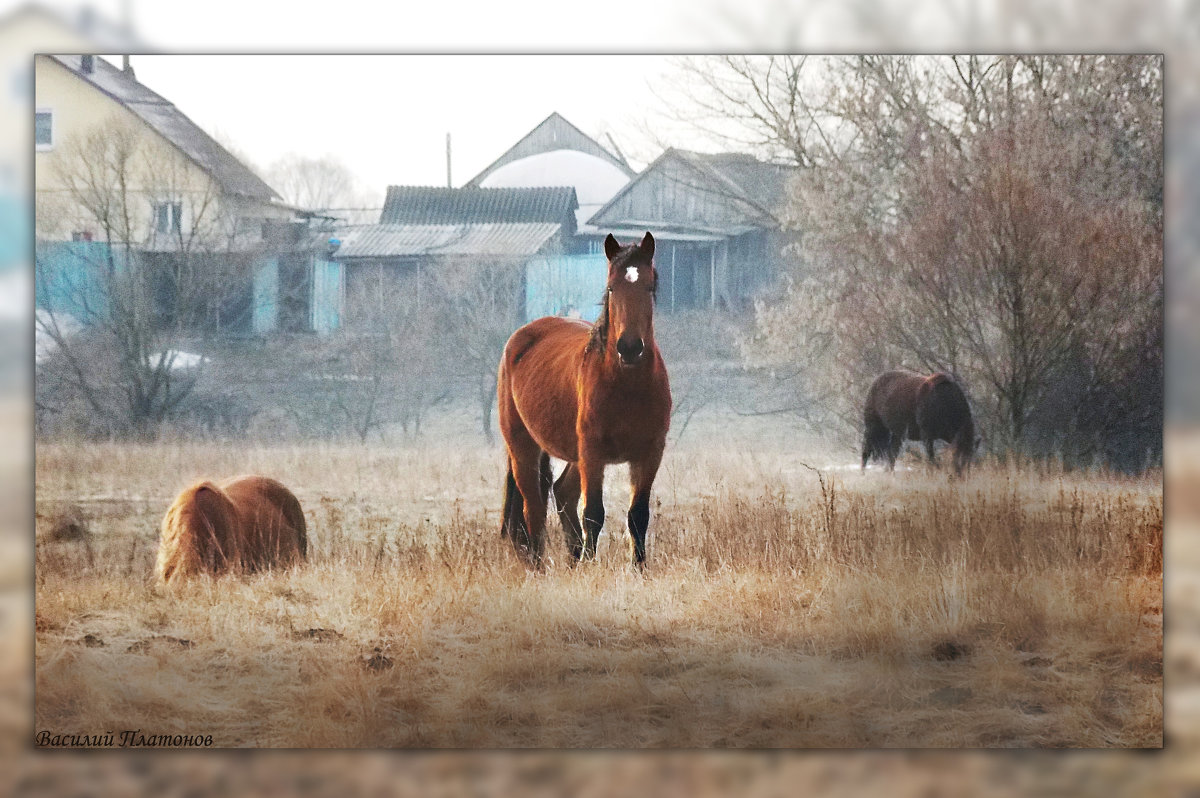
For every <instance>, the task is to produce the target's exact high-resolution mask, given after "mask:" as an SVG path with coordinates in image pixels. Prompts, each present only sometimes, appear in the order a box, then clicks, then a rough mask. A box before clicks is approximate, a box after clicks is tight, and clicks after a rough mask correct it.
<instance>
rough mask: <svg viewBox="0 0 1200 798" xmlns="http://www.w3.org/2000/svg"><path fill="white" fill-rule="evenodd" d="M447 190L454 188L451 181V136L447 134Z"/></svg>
mask: <svg viewBox="0 0 1200 798" xmlns="http://www.w3.org/2000/svg"><path fill="white" fill-rule="evenodd" d="M446 188H454V183H452V182H451V181H450V134H449V133H447V134H446Z"/></svg>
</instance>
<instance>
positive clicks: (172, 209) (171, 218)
mask: <svg viewBox="0 0 1200 798" xmlns="http://www.w3.org/2000/svg"><path fill="white" fill-rule="evenodd" d="M154 230H155V232H157V233H163V234H165V233H179V232H181V231H182V230H183V203H182V202H158V203H155V205H154Z"/></svg>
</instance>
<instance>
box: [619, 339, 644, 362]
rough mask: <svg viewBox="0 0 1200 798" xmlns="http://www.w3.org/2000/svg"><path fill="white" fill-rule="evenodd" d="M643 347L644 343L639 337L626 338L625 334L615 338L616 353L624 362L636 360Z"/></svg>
mask: <svg viewBox="0 0 1200 798" xmlns="http://www.w3.org/2000/svg"><path fill="white" fill-rule="evenodd" d="M645 348H646V343H645V342H644V341H643V340H642V339H641V338H626V337H625V336H621V337H620V338H619V339H618V340H617V354H618V355H620V356H621V359H622V360H624V361H626V362H630V361H634V360H637V359H638V358H639V357H641V356H642V352H643V351H644V350H645Z"/></svg>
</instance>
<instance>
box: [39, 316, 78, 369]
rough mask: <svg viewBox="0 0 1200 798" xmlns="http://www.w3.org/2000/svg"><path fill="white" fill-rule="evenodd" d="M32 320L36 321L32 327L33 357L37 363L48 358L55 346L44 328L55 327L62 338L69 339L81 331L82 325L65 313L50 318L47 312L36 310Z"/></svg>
mask: <svg viewBox="0 0 1200 798" xmlns="http://www.w3.org/2000/svg"><path fill="white" fill-rule="evenodd" d="M34 318H35V319H36V320H37V321H36V323H35V324H34V327H33V356H34V359H35V360H36V361H37V362H38V363H41V362H42V361H43V360H45V359H46V358H47V357H49V356H50V353H51V352H53V351H54V348H55V346H56V344H55V343H54V339H53V338H51V337H50V335H49V334H47V333H46V330H45V328H47V327H51V328H52V327H54V326H55V325H57V327H58V331H59V332H60V333H61V334H62V336H63V337H64V338H70V337H71V336H72V335H74V334H75V333H77V332H79V331H80V330H82V329H83V325H82V324H80V323H79V321H78V320H77V319H76V318H75V317H74V316H71V315H68V314H66V313H57V314H55V315H54V316H53V317H51V315H50V313H49V312H47V311H45V310H43V309H41V308H38V309H37V310H36V311H35V312H34Z"/></svg>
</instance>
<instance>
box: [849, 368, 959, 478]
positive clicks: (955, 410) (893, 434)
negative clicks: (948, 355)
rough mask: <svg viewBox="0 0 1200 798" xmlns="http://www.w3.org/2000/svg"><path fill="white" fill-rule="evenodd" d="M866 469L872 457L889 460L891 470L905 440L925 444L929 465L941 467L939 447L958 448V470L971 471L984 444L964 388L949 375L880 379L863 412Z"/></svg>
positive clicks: (894, 374) (897, 374)
mask: <svg viewBox="0 0 1200 798" xmlns="http://www.w3.org/2000/svg"><path fill="white" fill-rule="evenodd" d="M863 425H864V431H863V450H862V467H863V468H864V469H865V468H866V467H867V461H868V460H869V459H871V457H872V456H878V457H886V458H887V461H888V469H894V468H895V467H896V455H897V454H899V453H900V447H901V445H902V444H903V443H904V441H905V440H911V441H924V443H925V453H926V454H927V455H928V456H929V462H931V463H933V464H934V465H935V466H936V465H937V460H936V458H935V457H934V453H933V442H934V441H935V440H943V441H946V442H947V443H950V444H953V446H954V471H955V473H956V474H962V471H963V468H967V467H970V465H971V457H972V456H973V455H974V454H975V447H976V445H977V444H978V443H979V439H978V438H976V437H975V424H974V422H973V421H972V420H971V407H970V405H968V404H967V397H966V395H965V394H964V393H963V390H962V388H961V387H960V386H959V384H958V383H957V382H955V381H954V378H953V377H951V376H950V375H949V374H944V373H942V372H938V373H936V374H930V375H924V374H916V373H914V372H911V371H903V370H896V371H885V372H884V373H883V374H880V375H879V376H878V377H876V378H875V382H874V383H872V384H871V390H870V391H868V392H867V401H866V406H865V407H864V408H863Z"/></svg>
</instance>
